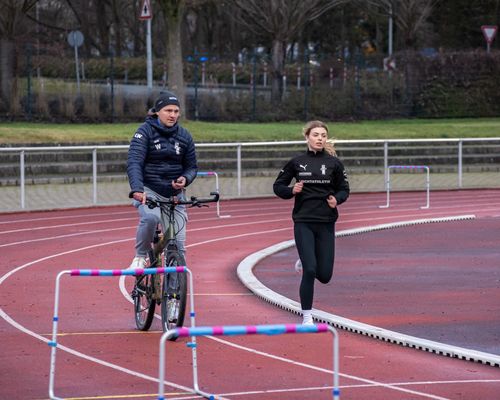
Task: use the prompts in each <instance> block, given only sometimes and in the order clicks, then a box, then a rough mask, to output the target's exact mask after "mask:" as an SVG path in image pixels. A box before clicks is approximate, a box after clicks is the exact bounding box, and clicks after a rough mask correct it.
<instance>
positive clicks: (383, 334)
mask: <svg viewBox="0 0 500 400" xmlns="http://www.w3.org/2000/svg"><path fill="white" fill-rule="evenodd" d="M475 218H476V216H475V215H473V214H468V215H458V216H450V217H439V218H424V219H416V220H409V221H401V222H395V223H388V224H380V225H372V226H367V227H361V228H354V229H347V230H343V231H339V232H337V233H336V237H345V236H352V235H358V234H362V233H369V232H374V231H379V230H384V229H394V228H400V227H405V226H413V225H419V224H429V223H440V222H452V221H463V220H469V219H475ZM294 245H295V242H294V240H288V241H285V242H281V243H277V244H275V245H273V246H270V247H267V248H265V249H262V250H260V251H258V252H256V253H253V254H250V255H249V256H247V257H246V258H245V259H243V260H242V261H241V262H240V264H239V265H238V268H237V274H238V278H239V279H240V281H241V282H242V283H243V284H244V285H245V286H246V287H247V288H248V289H249V290H250V291H251V292H253V293H254V294H255V295H257V296H258V297H260V298H261V299H263V300H265V301H267V302H269V303H271V304H273V305H275V306H278V307H280V308H282V309H284V310H287V311H290V312H292V313H295V314H298V315H301V314H302V310H301V307H300V304H299V303H298V302H296V301H294V300H291V299H289V298H287V297H285V296H282V295H281V294H279V293H276V292H274V291H273V290H271V289H269V288H268V287H266V286H265V285H264V284H263V283H262V282H260V281H259V280H258V279H257V277H256V276H255V275H254V274H253V268H254V267H255V265H256V264H257V263H258V262H259V261H261V260H263V259H264V258H266V257H269V256H270V255H272V254H275V253H277V252H279V251H282V250H285V249H288V248H290V247H292V246H294ZM313 318H314V320H315V321H316V322H323V323H327V324H329V325H331V326H333V327H335V328H339V329H343V330H347V331H349V332H353V333H358V334H361V335H365V336H369V337H372V338H375V339H379V340H383V341H386V342H390V343H394V344H398V345H401V346H405V347H411V348H415V349H418V350H423V351H427V352H430V353H435V354H439V355H443V356H447V357H451V358H458V359H461V360H468V361H474V362H478V363H482V364H486V365H491V366H493V367H500V356H498V355H495V354H490V353H485V352H481V351H476V350H472V349H466V348H463V347H458V346H452V345H448V344H446V343H440V342H435V341H432V340H427V339H422V338H418V337H415V336H410V335H405V334H402V333H399V332H395V331H391V330H388V329H383V328H380V327H377V326H373V325H369V324H365V323H362V322H358V321H354V320H351V319H348V318H344V317H341V316H339V315H335V314H330V313H327V312H324V311H321V310H317V309H313Z"/></svg>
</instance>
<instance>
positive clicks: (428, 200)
mask: <svg viewBox="0 0 500 400" xmlns="http://www.w3.org/2000/svg"><path fill="white" fill-rule="evenodd" d="M425 170H426V173H427V174H426V178H425V188H426V189H427V194H426V198H427V202H426V205H425V206H422V207H420V208H422V209H427V208H429V207H430V187H431V178H430V171H429V168H428V167H425Z"/></svg>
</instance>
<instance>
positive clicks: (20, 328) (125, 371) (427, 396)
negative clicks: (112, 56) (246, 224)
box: [0, 227, 445, 400]
mask: <svg viewBox="0 0 500 400" xmlns="http://www.w3.org/2000/svg"><path fill="white" fill-rule="evenodd" d="M289 229H291V228H290V227H288V228H283V229H277V230H270V231H263V232H261V234H269V233H272V232H277V231H283V230H289ZM257 234H259V233H258V232H252V233H249V234H244V235H239V236H238V237H243V236H252V235H257ZM233 238H234V236H231V237H224V238H219V239H214V240H207V241H204V242H200V243H195V244H192V245H190V247H194V246H197V245H201V244H205V243H211V242H214V241H218V240H219V241H222V240H228V239H229V240H230V239H233ZM129 240H131V239H122V240H116V241H111V242H106V243H99V244H95V245H91V246H85V247H82V248H79V249H72V250H69V251H65V252H61V253H57V254H54V255H51V256H47V257H43V258H40V259H38V260H34V261H32V262H29V263H26V264H24V265H22V266H20V267H17V268H15V269H13V270H11V271H9V272H8V273H7V274H5V275H3V276H2V278H0V285H1V284H2V283H3V282H4V281H5V280H6V279H7V278H8V277H10V276H12V275H13V274H14V273H16V272H18V271H20V270H22V269H24V268H26V267H28V266H31V265H34V264H36V263H39V262H41V261H45V260H48V259H52V258H55V257H58V256H62V255H66V254H71V253H75V252H78V251H83V250H86V249H90V248H96V247H102V246H108V245H111V244H116V243H122V242H126V241H129ZM122 278H123V277H122ZM126 297H127V298H128V293H127V294H126ZM0 316H1V317H2V318H4V319H5V320H6V321H7V322H8V323H10V324H11V325H12V326H14V327H16V328H17V329H19V330H21V331H23V332H25V333H27V334H28V335H31V336H32V337H35V338H37V339H39V340H42V341H44V342H48V339H45V338H44V337H42V336H40V335H37V334H36V333H34V332H32V331H30V330H28V329H27V328H25V327H23V326H22V325H20V324H18V323H17V322H16V321H14V320H13V319H11V318H10V317H9V316H8V315H7V314H6V313H5V312H4V311H3V309H1V308H0ZM212 340H216V341H219V342H220V343H224V344H227V345H229V346H233V347H238V348H241V349H242V350H245V351H250V352H257V354H262V355H263V356H268V357H271V358H273V357H276V356H274V355H271V354H268V353H263V352H258V351H256V350H254V349H251V348H247V347H243V346H239V345H235V344H233V343H231V342H227V341H225V340H221V339H219V338H215V337H212ZM58 348H61V349H62V350H64V351H67V352H69V353H72V354H74V355H76V356H79V357H82V358H85V359H88V360H89V361H93V362H96V363H98V364H102V365H105V366H108V367H110V368H113V369H117V370H120V371H122V372H124V373H128V374H131V375H134V376H138V377H141V378H142V377H143V378H144V379H148V380H153V381H157V379H155V378H153V377H150V376H147V375H144V374H141V373H138V372H136V371H132V370H129V369H126V368H122V367H120V366H117V365H115V364H112V363H108V362H106V361H103V360H99V359H97V358H94V357H90V356H88V355H85V354H83V353H80V352H77V351H75V350H72V349H71V348H67V347H62V346H58ZM283 360H284V361H286V362H289V363H292V364H294V363H296V362H295V361H293V360H287V359H283ZM297 365H303V366H304V367H307V368H313V369H315V368H316V367H314V366H309V365H307V364H303V363H297ZM325 371H327V372H329V373H331V371H328V370H325ZM341 375H342V376H344V377H347V378H350V379H354V380H358V381H362V382H367V383H370V384H373V385H377V386H381V387H386V388H389V389H392V390H399V391H401V389H400V388H397V387H392V386H390V385H387V384H384V383H379V382H376V381H373V380H366V379H364V378H360V377H355V376H351V375H347V374H341ZM167 384H169V385H170V386H172V387H176V388H180V389H182V390H187V391H192V389H190V388H184V387H182V386H180V385H176V384H173V383H171V382H167ZM411 392H412V393H413V391H411ZM413 394H416V395H419V396H423V397H426V398H432V399H441V400H445V398H443V397H431V396H432V395H428V394H426V393H420V392H414V393H413Z"/></svg>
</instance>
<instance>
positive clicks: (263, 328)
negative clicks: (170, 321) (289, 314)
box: [158, 324, 340, 400]
mask: <svg viewBox="0 0 500 400" xmlns="http://www.w3.org/2000/svg"><path fill="white" fill-rule="evenodd" d="M322 332H330V333H331V334H332V337H333V390H332V395H333V399H334V400H338V399H340V389H339V356H338V354H339V338H338V333H337V331H336V329H335V328H333V327H331V326H330V325H328V324H316V325H295V324H282V325H246V326H245V325H228V326H205V327H201V326H200V327H193V328H176V329H171V330H169V331H167V332H165V333H164V334H163V335H162V336H161V339H160V365H159V371H158V380H159V387H158V400H165V397H164V382H165V361H166V355H165V353H166V351H165V343H166V342H167V339H171V338H174V337H191V338H192V339H194V338H196V337H197V336H236V335H282V334H286V333H322ZM186 345H187V346H188V347H190V348H191V350H192V351H193V352H194V351H195V349H196V347H197V344H196V342H193V341H191V342H188V343H186ZM193 388H194V390H195V392H196V393H197V394H199V395H200V396H203V397H205V398H207V399H210V400H214V399H223V397H221V396H217V395H214V394H210V393H207V392H204V391H202V390H200V386H199V384H198V363H197V358H196V355H195V353H193Z"/></svg>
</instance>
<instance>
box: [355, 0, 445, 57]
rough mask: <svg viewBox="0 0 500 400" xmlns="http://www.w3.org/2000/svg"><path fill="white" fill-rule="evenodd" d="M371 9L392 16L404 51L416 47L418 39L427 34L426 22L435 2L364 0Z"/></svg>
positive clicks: (428, 0) (425, 0)
mask: <svg viewBox="0 0 500 400" xmlns="http://www.w3.org/2000/svg"><path fill="white" fill-rule="evenodd" d="M361 2H362V3H367V4H368V5H369V6H371V7H374V6H375V7H380V8H381V11H382V13H384V14H386V15H387V16H389V15H392V17H393V18H394V22H395V24H396V27H397V28H398V32H399V35H400V40H399V42H400V43H401V44H402V45H403V46H404V49H405V50H413V49H415V48H416V47H417V44H418V39H419V38H421V37H423V36H424V35H425V33H426V32H427V29H426V27H427V22H428V19H429V17H430V16H431V15H432V11H433V8H434V5H435V3H436V0H365V1H361Z"/></svg>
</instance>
